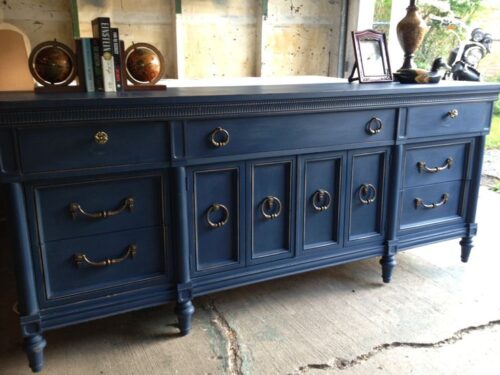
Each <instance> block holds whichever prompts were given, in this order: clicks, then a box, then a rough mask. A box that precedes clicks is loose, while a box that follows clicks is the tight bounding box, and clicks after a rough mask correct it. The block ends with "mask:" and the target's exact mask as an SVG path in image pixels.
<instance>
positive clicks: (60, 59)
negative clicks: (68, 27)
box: [29, 40, 77, 86]
mask: <svg viewBox="0 0 500 375" xmlns="http://www.w3.org/2000/svg"><path fill="white" fill-rule="evenodd" d="M29 68H30V72H31V75H32V76H33V78H34V79H35V80H36V81H37V82H38V83H39V84H41V85H42V86H55V85H57V86H67V85H68V84H69V83H71V81H73V80H74V78H75V76H76V70H77V69H76V57H75V54H74V52H73V51H72V50H71V49H70V48H69V47H68V46H66V45H65V44H63V43H59V42H58V41H57V40H54V41H49V42H43V43H40V44H39V45H37V46H36V47H35V48H33V50H32V51H31V53H30V57H29Z"/></svg>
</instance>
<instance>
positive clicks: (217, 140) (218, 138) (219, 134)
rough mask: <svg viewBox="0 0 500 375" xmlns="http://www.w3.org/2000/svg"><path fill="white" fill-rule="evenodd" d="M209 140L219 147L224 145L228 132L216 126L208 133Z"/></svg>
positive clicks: (226, 142)
mask: <svg viewBox="0 0 500 375" xmlns="http://www.w3.org/2000/svg"><path fill="white" fill-rule="evenodd" d="M210 142H211V143H212V145H214V146H215V147H219V148H220V147H224V146H226V145H227V144H228V143H229V132H228V131H227V130H226V129H223V128H221V127H220V126H219V127H218V128H215V129H214V130H212V132H211V133H210Z"/></svg>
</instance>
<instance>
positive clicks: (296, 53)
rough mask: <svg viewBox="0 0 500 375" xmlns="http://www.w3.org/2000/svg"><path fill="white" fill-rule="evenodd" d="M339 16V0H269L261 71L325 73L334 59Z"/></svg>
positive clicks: (275, 72) (270, 74)
mask: <svg viewBox="0 0 500 375" xmlns="http://www.w3.org/2000/svg"><path fill="white" fill-rule="evenodd" d="M340 20H341V3H340V1H332V0H317V1H307V0H302V1H300V0H282V1H269V5H268V16H267V17H266V18H265V19H264V20H263V22H262V41H261V43H262V45H261V64H260V65H261V75H262V76H265V77H270V76H282V75H328V73H329V71H330V65H331V64H336V63H337V58H338V39H339V30H340Z"/></svg>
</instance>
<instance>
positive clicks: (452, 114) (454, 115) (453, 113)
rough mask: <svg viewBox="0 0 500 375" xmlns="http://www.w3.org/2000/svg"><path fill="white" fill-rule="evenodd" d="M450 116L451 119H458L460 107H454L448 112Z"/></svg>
mask: <svg viewBox="0 0 500 375" xmlns="http://www.w3.org/2000/svg"><path fill="white" fill-rule="evenodd" d="M448 116H449V117H450V118H451V119H456V118H457V117H458V109H452V110H451V111H450V112H448Z"/></svg>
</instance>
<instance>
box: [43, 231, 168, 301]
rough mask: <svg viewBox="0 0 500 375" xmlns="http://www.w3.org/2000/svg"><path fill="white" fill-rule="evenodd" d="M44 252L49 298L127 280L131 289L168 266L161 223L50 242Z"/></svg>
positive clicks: (44, 247) (163, 273)
mask: <svg viewBox="0 0 500 375" xmlns="http://www.w3.org/2000/svg"><path fill="white" fill-rule="evenodd" d="M42 255H43V268H44V269H43V274H44V277H45V287H46V294H47V298H48V299H49V300H50V299H55V298H61V297H66V296H71V295H76V294H79V293H84V292H91V291H98V290H103V289H107V288H111V287H119V286H120V285H124V284H127V289H131V286H130V284H133V283H134V282H137V283H139V282H145V281H151V279H153V278H157V277H160V276H162V275H163V276H165V270H166V267H165V245H164V240H163V234H162V229H161V227H154V228H147V229H139V230H133V231H127V232H119V233H113V234H107V235H99V236H92V237H83V238H78V239H71V240H63V241H54V242H49V243H46V244H45V245H43V246H42ZM106 263H108V264H106Z"/></svg>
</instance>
